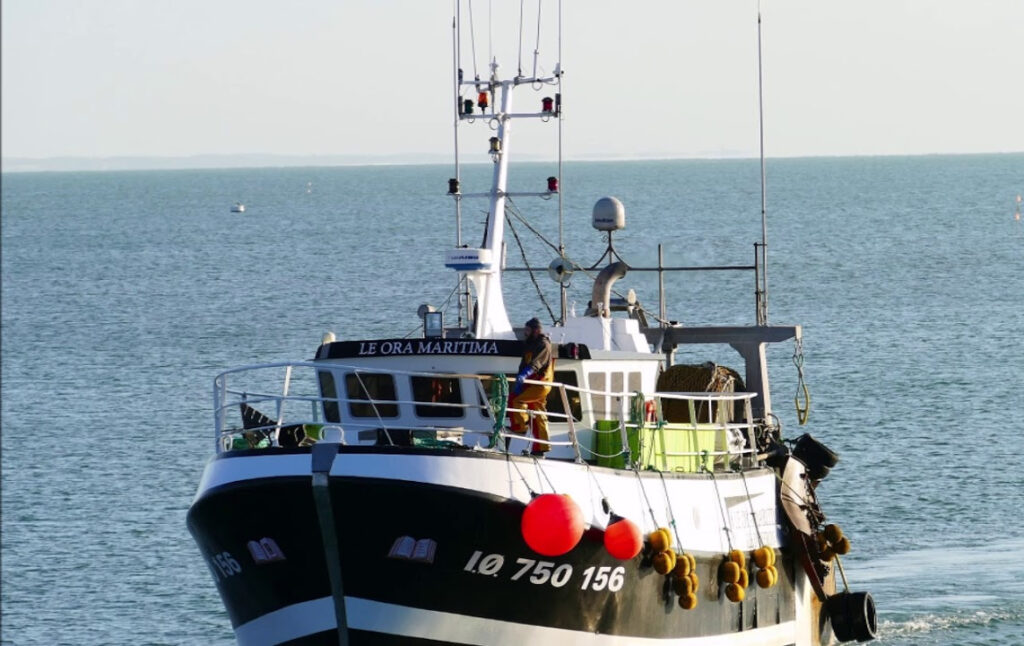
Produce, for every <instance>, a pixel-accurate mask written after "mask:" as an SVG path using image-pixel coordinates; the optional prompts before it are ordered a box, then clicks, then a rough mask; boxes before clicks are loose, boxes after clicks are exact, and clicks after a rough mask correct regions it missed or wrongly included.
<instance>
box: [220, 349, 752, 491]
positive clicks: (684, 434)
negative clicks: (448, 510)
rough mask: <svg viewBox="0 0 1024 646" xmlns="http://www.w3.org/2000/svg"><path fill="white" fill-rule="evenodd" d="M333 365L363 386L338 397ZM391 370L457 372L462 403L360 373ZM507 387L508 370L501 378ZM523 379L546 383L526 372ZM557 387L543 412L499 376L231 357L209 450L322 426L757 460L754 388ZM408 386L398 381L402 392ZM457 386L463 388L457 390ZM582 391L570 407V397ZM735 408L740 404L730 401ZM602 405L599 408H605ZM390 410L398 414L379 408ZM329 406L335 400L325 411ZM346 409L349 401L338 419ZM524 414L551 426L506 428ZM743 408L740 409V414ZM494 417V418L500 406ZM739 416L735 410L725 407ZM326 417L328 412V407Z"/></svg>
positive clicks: (448, 441)
mask: <svg viewBox="0 0 1024 646" xmlns="http://www.w3.org/2000/svg"><path fill="white" fill-rule="evenodd" d="M324 372H330V373H332V375H336V374H338V373H339V372H344V373H346V374H354V375H355V376H356V378H357V382H356V383H357V384H358V386H359V388H358V389H359V390H361V393H360V394H361V396H360V397H350V396H349V395H348V393H347V389H346V388H342V389H341V390H342V391H344V392H337V393H336V395H337V396H336V397H324V396H323V395H322V394H321V390H320V381H319V376H320V374H321V373H324ZM369 374H373V375H381V374H388V375H391V376H392V377H393V378H394V379H395V381H396V382H398V381H399V380H401V379H403V378H404V379H405V381H406V382H408V380H409V379H411V378H413V377H428V378H433V379H448V380H452V379H458V380H460V382H461V383H462V384H464V385H468V386H470V390H471V392H469V393H468V394H466V393H463V396H462V397H461V399H462V401H460V402H444V401H423V400H421V399H416V398H413V399H409V398H406V397H399V396H395V397H391V398H380V397H373V396H372V395H371V394H370V389H369V388H368V387H367V385H366V384H365V383H364V381H363V379H362V377H361V376H365V375H369ZM506 380H507V383H508V384H509V388H510V387H511V383H512V382H513V380H514V379H513V378H508V377H506ZM526 383H527V384H531V383H534V384H541V383H543V382H539V381H532V380H527V381H526ZM551 388H552V392H553V393H555V396H556V397H557V398H558V399H559V400H560V401H561V404H562V406H561V411H556V410H550V411H547V412H545V413H542V412H540V411H537V410H533V409H516V408H511V407H509V406H508V400H507V399H505V397H503V396H502V394H503V393H507V390H508V389H507V388H506V389H501V388H500V385H498V384H496V380H495V375H481V374H466V373H437V372H416V371H407V370H393V369H381V368H378V367H374V368H373V369H367V368H365V367H357V366H346V365H341V364H335V363H332V364H323V363H312V362H289V363H269V364H262V365H257V366H248V367H244V368H237V369H234V370H229V371H226V372H223V373H221V374H220V375H218V376H217V377H216V379H215V380H214V392H213V395H214V428H215V441H216V450H217V451H218V452H221V451H233V450H245V449H258V448H268V447H272V446H289V445H291V446H294V445H299V446H308V445H310V444H313V443H315V442H317V441H320V440H321V439H323V438H325V437H327V438H329V439H332V440H333V441H340V442H342V443H345V444H392V445H394V444H403V445H417V446H427V447H452V446H457V445H460V444H461V445H463V446H470V447H477V448H483V449H490V450H496V451H504V450H508V447H509V446H510V444H511V442H513V441H515V440H524V439H527V440H528V441H531V442H538V443H542V444H547V445H549V446H550V447H551V448H552V449H553V451H554V452H553V455H556V456H558V457H563V458H567V459H574V460H576V461H577V462H582V461H586V462H589V463H591V464H597V465H600V466H611V467H619V468H632V467H641V468H653V469H658V470H661V471H684V472H695V471H701V470H721V469H726V468H733V467H737V466H752V465H754V464H755V463H756V462H757V451H756V446H757V445H756V438H755V429H756V427H757V424H756V423H755V422H754V421H753V420H752V416H751V405H750V402H751V399H752V398H753V397H755V396H756V394H754V393H745V392H738V393H715V392H693V393H678V392H672V393H667V392H656V393H649V394H645V393H639V392H621V391H620V392H614V391H606V390H597V389H593V388H585V387H581V386H574V385H571V384H566V383H560V382H554V383H552V384H551ZM406 390H407V388H404V387H403V388H401V389H399V392H405V391H406ZM460 390H464V389H460ZM595 397H597V398H605V397H607V398H609V399H610V401H611V402H612V407H611V410H612V411H613V412H612V413H611V414H610V415H609V414H606V415H604V416H602V418H601V419H597V418H596V416H595V412H596V411H595V409H594V408H593V407H592V406H591V402H592V401H593V400H594V398H595ZM575 401H578V402H579V407H578V409H577V411H576V412H577V413H579V418H576V417H574V414H573V413H574V410H573V407H572V406H571V405H570V402H575ZM350 405H364V406H369V407H370V408H369V410H370V411H372V414H370V415H368V416H363V417H353V416H352V415H351V409H350ZM422 406H429V407H435V408H442V409H443V408H448V409H451V410H452V411H453V415H452V416H451V417H450V418H447V419H439V420H432V419H430V418H425V417H421V416H417V415H416V414H415V413H414V411H415V409H416V407H422ZM680 407H681V408H682V411H683V417H684V418H685V420H682V421H679V420H677V421H670V420H667V419H666V412H667V411H666V409H668V408H674V410H675V414H674V415H670V417H673V416H675V417H678V416H679V415H678V411H679V409H680ZM737 407H739V408H740V409H741V410H739V411H737ZM602 409H603V407H602ZM382 410H388V411H394V410H397V411H398V414H397V415H391V414H387V415H385V414H382V413H381V411H382ZM325 411H333V414H331V415H326V414H325ZM341 411H349V414H346V415H345V419H342V414H341ZM509 412H522V413H525V414H526V415H527V416H528V417H529V418H530V421H531V424H530V427H531V428H532V422H533V420H534V418H535V417H536V416H538V415H541V414H545V415H546V416H547V418H548V424H549V437H550V438H551V439H549V440H547V441H543V440H538V439H536V438H534V437H532V435H531V434H529V433H528V434H526V435H522V434H518V433H512V432H511V431H510V430H509V429H508V426H507V419H505V416H506V415H507V414H508V413H509ZM737 412H738V414H737ZM496 416H501V423H500V424H496V423H495V417H496ZM734 416H735V417H736V418H737V419H735V420H734V419H732V417H734ZM329 417H330V418H329Z"/></svg>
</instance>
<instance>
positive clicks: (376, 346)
mask: <svg viewBox="0 0 1024 646" xmlns="http://www.w3.org/2000/svg"><path fill="white" fill-rule="evenodd" d="M397 354H409V355H413V354H498V344H497V343H495V342H494V341H475V340H471V341H430V340H425V341H379V342H378V341H360V342H359V356H360V357H370V356H382V355H383V356H391V355H397Z"/></svg>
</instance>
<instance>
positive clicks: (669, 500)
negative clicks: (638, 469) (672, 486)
mask: <svg viewBox="0 0 1024 646" xmlns="http://www.w3.org/2000/svg"><path fill="white" fill-rule="evenodd" d="M658 475H659V476H661V487H662V489H664V490H665V504H667V505H668V524H669V526H670V527H671V528H672V533H673V534H675V536H676V545H678V546H679V549H683V540H682V539H681V538H679V528H678V527H676V515H675V513H673V511H672V498H670V497H669V495H668V485H667V484H666V483H665V474H664V473H662V472H661V471H659V472H658Z"/></svg>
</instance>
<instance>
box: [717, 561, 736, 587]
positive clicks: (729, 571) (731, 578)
mask: <svg viewBox="0 0 1024 646" xmlns="http://www.w3.org/2000/svg"><path fill="white" fill-rule="evenodd" d="M718 576H720V577H721V578H722V581H724V582H726V583H736V582H738V581H739V580H740V566H739V565H738V564H737V563H736V562H734V561H725V562H723V563H722V565H721V566H720V567H719V568H718Z"/></svg>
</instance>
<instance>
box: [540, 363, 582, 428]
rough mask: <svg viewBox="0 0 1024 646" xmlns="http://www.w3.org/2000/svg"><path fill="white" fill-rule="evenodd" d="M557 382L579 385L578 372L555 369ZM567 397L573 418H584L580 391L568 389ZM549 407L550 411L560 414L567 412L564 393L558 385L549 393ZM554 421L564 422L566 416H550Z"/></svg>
mask: <svg viewBox="0 0 1024 646" xmlns="http://www.w3.org/2000/svg"><path fill="white" fill-rule="evenodd" d="M555 382H556V383H563V384H565V385H567V386H578V385H579V380H578V379H577V378H576V372H575V371H572V370H556V371H555ZM565 397H566V399H568V400H569V410H570V411H571V412H572V418H573V419H574V420H576V421H577V422H578V421H580V420H581V419H583V406H582V404H581V403H580V393H579V391H576V390H568V389H567V390H566V391H565ZM547 409H548V412H549V413H558V414H560V415H564V414H565V409H564V408H563V407H562V393H561V391H560V390H559V389H558V388H557V387H554V386H553V387H552V388H551V392H549V393H548V402H547ZM549 419H550V421H552V422H564V421H566V420H565V418H558V417H552V418H549Z"/></svg>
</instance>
